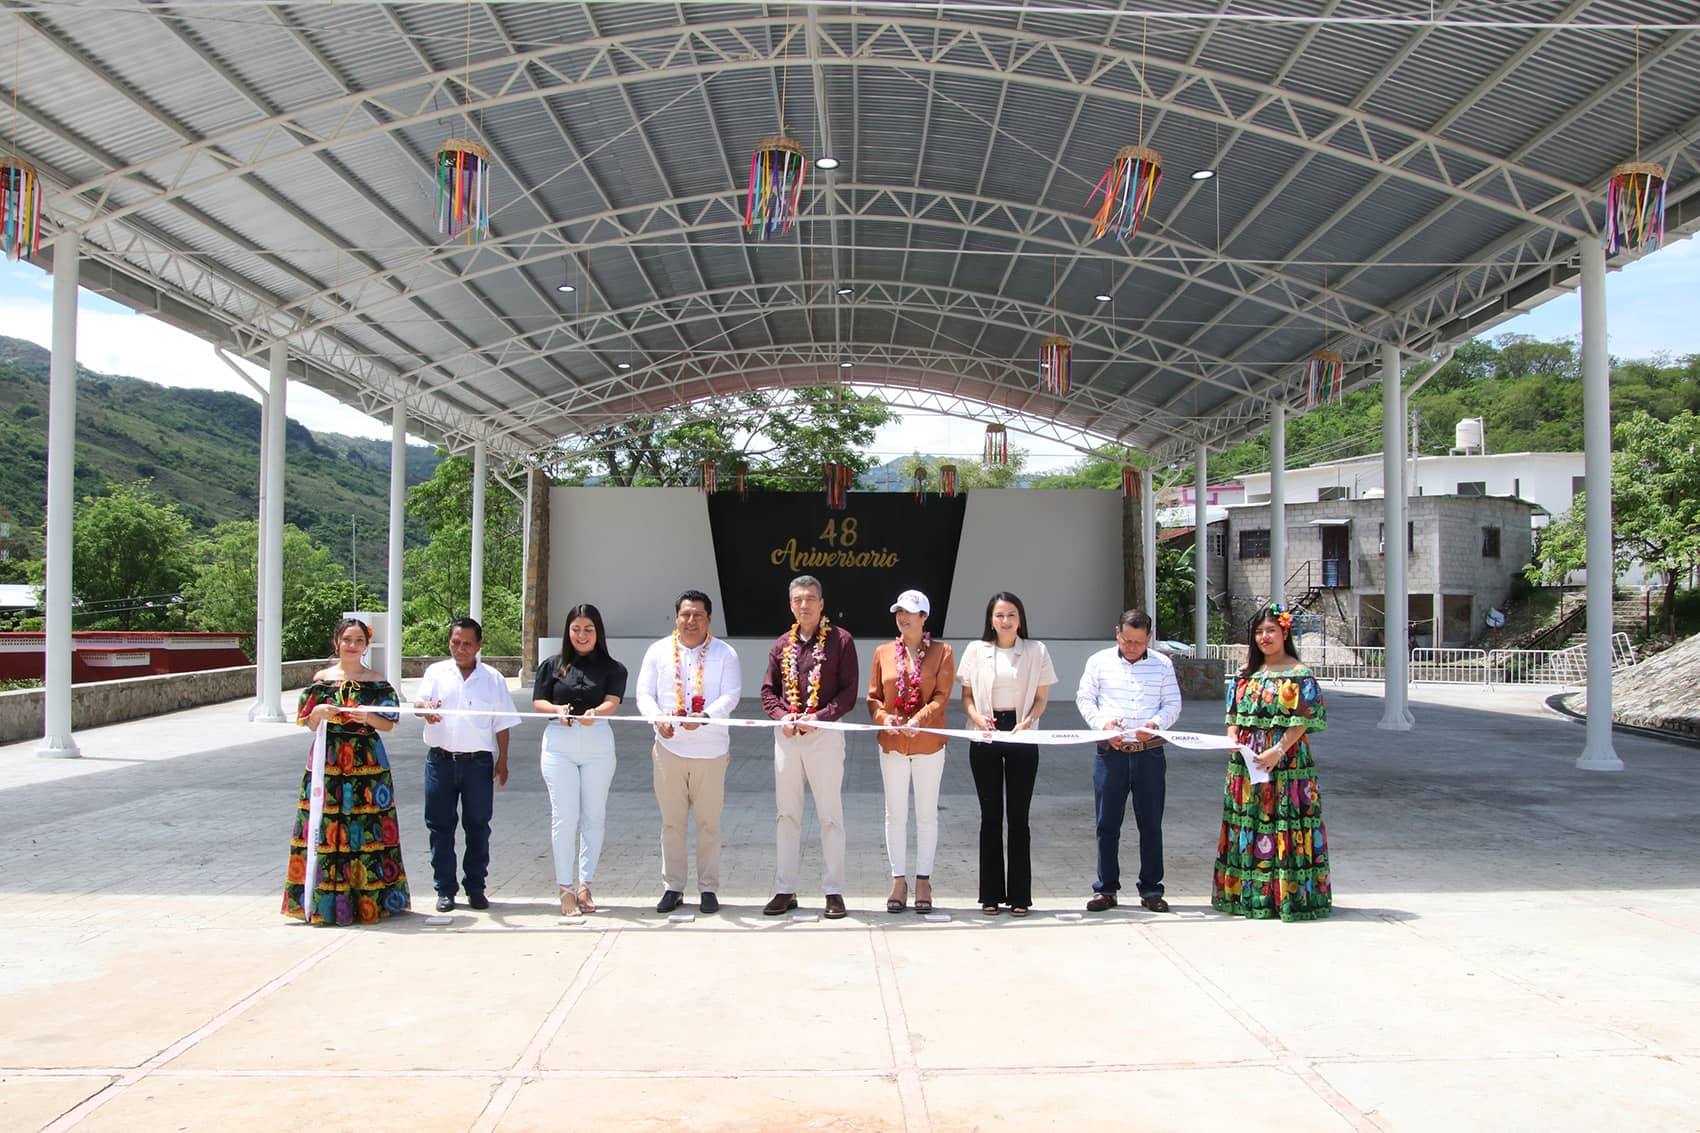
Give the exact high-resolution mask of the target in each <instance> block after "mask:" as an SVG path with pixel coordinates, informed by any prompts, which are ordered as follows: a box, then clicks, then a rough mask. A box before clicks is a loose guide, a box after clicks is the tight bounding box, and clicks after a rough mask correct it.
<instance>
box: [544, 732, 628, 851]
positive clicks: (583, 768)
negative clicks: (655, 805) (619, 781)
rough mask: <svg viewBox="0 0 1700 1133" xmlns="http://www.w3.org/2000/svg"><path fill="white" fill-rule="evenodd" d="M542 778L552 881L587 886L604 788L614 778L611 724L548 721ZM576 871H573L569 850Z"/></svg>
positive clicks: (598, 841)
mask: <svg viewBox="0 0 1700 1133" xmlns="http://www.w3.org/2000/svg"><path fill="white" fill-rule="evenodd" d="M543 782H544V784H545V785H546V786H547V787H548V788H549V846H550V848H551V849H552V850H553V852H554V858H555V884H557V885H572V884H575V880H576V881H579V882H583V883H584V884H586V885H589V884H590V883H591V882H592V881H594V880H595V879H596V862H597V859H599V858H600V857H601V856H602V835H603V831H604V820H605V819H606V818H607V816H608V788H609V787H610V786H611V785H612V784H613V782H614V726H613V725H612V724H609V723H607V722H606V721H604V722H602V723H598V724H591V725H589V726H588V727H586V726H585V725H583V724H574V725H573V726H572V727H570V728H569V727H568V726H567V725H565V724H550V725H549V726H548V727H547V728H545V729H544V730H543ZM575 848H576V849H577V850H578V869H577V872H576V873H575V872H574V869H573V850H574V849H575Z"/></svg>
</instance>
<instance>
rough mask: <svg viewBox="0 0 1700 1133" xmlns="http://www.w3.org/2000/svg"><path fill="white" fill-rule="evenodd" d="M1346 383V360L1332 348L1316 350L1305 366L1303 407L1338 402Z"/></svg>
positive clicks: (1308, 407)
mask: <svg viewBox="0 0 1700 1133" xmlns="http://www.w3.org/2000/svg"><path fill="white" fill-rule="evenodd" d="M1345 383H1346V360H1345V359H1344V358H1342V357H1341V356H1340V355H1339V354H1337V353H1335V352H1334V351H1332V350H1318V351H1317V352H1316V353H1315V354H1312V355H1311V356H1310V364H1309V365H1308V366H1306V367H1305V407H1306V408H1307V409H1310V408H1315V407H1316V406H1318V405H1333V404H1336V403H1338V402H1339V400H1340V393H1341V389H1342V387H1343V386H1344V385H1345Z"/></svg>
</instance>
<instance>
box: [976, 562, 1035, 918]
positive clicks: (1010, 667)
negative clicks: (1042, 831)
mask: <svg viewBox="0 0 1700 1133" xmlns="http://www.w3.org/2000/svg"><path fill="white" fill-rule="evenodd" d="M956 679H957V680H958V681H960V682H961V683H962V708H963V711H965V712H966V713H967V714H968V721H969V726H970V727H972V728H976V729H979V730H981V731H999V732H1023V731H1026V730H1027V729H1029V728H1032V727H1035V726H1037V724H1038V723H1039V717H1040V716H1042V715H1044V712H1045V705H1046V703H1047V702H1048V701H1049V699H1050V688H1051V686H1052V685H1053V684H1056V682H1057V673H1056V670H1055V669H1054V668H1052V666H1051V655H1050V653H1049V652H1048V651H1047V650H1046V649H1045V644H1044V642H1041V641H1032V640H1030V639H1029V638H1028V636H1027V611H1026V609H1025V607H1023V606H1022V604H1021V599H1020V598H1017V597H1016V596H1015V595H1014V594H1011V593H1009V592H1008V591H1002V590H1000V591H999V592H998V593H996V594H993V595H992V597H991V600H990V601H988V602H987V603H986V625H985V628H984V629H983V630H982V631H981V633H980V640H979V641H975V642H972V643H970V644H969V645H968V646H967V647H966V648H965V649H963V651H962V660H961V662H960V663H959V664H958V666H957V669H956ZM968 765H969V768H970V769H971V770H972V771H973V772H974V789H975V791H976V793H978V794H979V796H980V911H981V912H983V913H985V914H986V915H987V916H996V915H997V913H998V911H999V910H1000V908H1001V907H1002V906H1003V905H1006V904H1007V905H1008V906H1009V914H1010V916H1012V917H1024V916H1026V915H1027V911H1028V909H1030V908H1031V907H1032V905H1033V857H1032V844H1033V837H1032V832H1031V830H1029V828H1028V825H1027V811H1028V807H1029V806H1030V805H1031V804H1032V801H1033V784H1034V781H1035V780H1036V779H1037V778H1038V776H1039V746H1038V745H1037V744H1024V743H1004V742H996V743H971V744H969V745H968ZM1006 801H1007V809H1008V812H1009V861H1008V868H1007V869H1006V868H1005V863H1004V836H1003V828H1004V811H1005V808H1006Z"/></svg>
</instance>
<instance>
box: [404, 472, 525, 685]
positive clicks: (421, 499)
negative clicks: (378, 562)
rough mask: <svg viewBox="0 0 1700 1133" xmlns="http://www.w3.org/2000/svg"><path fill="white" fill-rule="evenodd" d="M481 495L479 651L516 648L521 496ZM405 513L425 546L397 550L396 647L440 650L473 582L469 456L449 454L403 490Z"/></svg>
mask: <svg viewBox="0 0 1700 1133" xmlns="http://www.w3.org/2000/svg"><path fill="white" fill-rule="evenodd" d="M490 487H491V490H490V491H488V492H486V493H485V496H484V610H483V614H484V616H483V618H482V619H481V623H482V625H483V626H484V651H485V652H486V653H489V654H491V655H511V654H515V653H518V652H519V651H520V648H519V647H520V579H521V575H522V573H523V571H524V567H525V564H524V526H523V517H522V516H521V514H520V508H519V501H518V500H517V499H516V498H515V497H514V495H513V494H512V493H511V492H509V491H508V490H507V489H505V488H502V487H500V486H499V485H495V484H492V485H491V486H490ZM407 514H408V517H409V518H410V519H414V520H417V521H419V522H421V523H422V524H423V525H424V527H425V531H426V539H425V542H424V544H423V545H420V546H414V547H409V548H408V549H407V551H406V553H405V554H404V555H403V556H402V562H403V569H404V573H405V574H406V576H407V585H406V586H405V587H404V588H403V591H402V594H403V606H402V608H403V616H402V625H403V629H402V638H401V644H402V649H403V650H404V651H406V652H408V653H411V654H420V653H424V654H435V653H442V652H443V651H444V649H445V648H446V647H447V642H448V624H449V622H451V621H453V620H454V619H455V618H458V617H464V616H465V615H466V612H467V599H468V595H469V594H470V591H471V586H472V577H471V574H472V461H471V460H469V459H468V458H466V457H464V456H451V457H448V458H446V459H444V460H443V461H442V462H441V463H440V464H438V465H437V469H436V471H435V473H433V474H432V476H431V479H429V480H427V481H425V482H424V483H422V484H415V485H414V486H413V487H411V488H409V489H408V490H407Z"/></svg>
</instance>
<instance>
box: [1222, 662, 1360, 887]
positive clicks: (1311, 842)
mask: <svg viewBox="0 0 1700 1133" xmlns="http://www.w3.org/2000/svg"><path fill="white" fill-rule="evenodd" d="M1228 723H1229V724H1231V725H1233V726H1235V727H1237V728H1239V734H1240V739H1241V741H1242V742H1244V743H1246V744H1249V745H1250V746H1251V748H1252V750H1253V751H1258V752H1261V751H1266V750H1268V749H1269V748H1271V747H1273V746H1274V745H1275V744H1277V743H1279V742H1280V740H1281V737H1282V735H1283V734H1284V733H1285V732H1286V730H1287V729H1288V728H1290V727H1292V726H1294V725H1297V724H1302V725H1304V727H1305V735H1304V736H1303V737H1302V738H1301V739H1300V740H1299V741H1298V744H1297V746H1295V747H1294V748H1293V750H1292V751H1290V752H1288V753H1287V755H1286V757H1285V758H1283V759H1282V760H1281V762H1279V763H1277V764H1276V765H1275V767H1274V769H1273V770H1272V771H1271V772H1270V777H1269V782H1267V783H1255V784H1254V783H1252V782H1251V780H1250V778H1249V777H1248V776H1247V774H1246V765H1245V760H1244V759H1243V758H1242V757H1241V756H1240V753H1239V752H1234V753H1233V755H1231V756H1230V757H1229V759H1228V781H1227V785H1226V787H1225V788H1224V789H1223V799H1222V834H1221V837H1220V838H1219V839H1218V841H1217V844H1216V871H1215V876H1214V878H1213V879H1212V882H1211V888H1210V903H1211V904H1212V905H1214V906H1215V907H1216V908H1218V909H1220V910H1221V911H1222V912H1224V913H1233V914H1234V915H1235V916H1242V917H1257V918H1268V917H1280V918H1281V919H1282V920H1284V921H1310V920H1320V919H1321V918H1323V917H1326V916H1327V915H1328V910H1329V906H1330V905H1332V904H1333V896H1332V894H1331V892H1330V890H1329V885H1328V834H1327V831H1326V830H1324V829H1323V825H1322V795H1321V793H1320V792H1319V791H1318V790H1317V785H1316V764H1315V763H1313V762H1312V761H1311V756H1310V734H1311V733H1312V732H1320V731H1322V730H1323V729H1324V728H1326V727H1327V726H1328V725H1327V721H1326V720H1325V719H1324V713H1323V706H1322V691H1321V690H1320V689H1319V688H1317V687H1316V678H1314V677H1312V676H1311V675H1310V670H1309V669H1307V668H1305V667H1304V666H1303V665H1295V666H1294V667H1292V668H1290V669H1281V670H1274V671H1270V670H1263V669H1260V670H1258V671H1257V672H1254V673H1252V674H1251V675H1250V676H1244V677H1235V678H1234V683H1233V687H1232V688H1231V690H1230V691H1229V693H1228Z"/></svg>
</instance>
